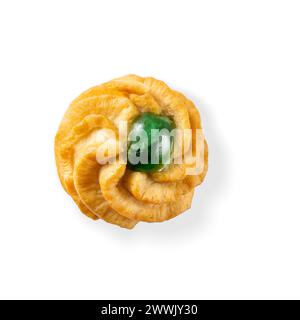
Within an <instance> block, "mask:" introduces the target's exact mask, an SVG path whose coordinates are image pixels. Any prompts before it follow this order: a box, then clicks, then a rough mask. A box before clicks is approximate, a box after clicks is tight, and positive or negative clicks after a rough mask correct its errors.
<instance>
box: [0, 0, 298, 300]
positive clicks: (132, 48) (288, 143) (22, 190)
mask: <svg viewBox="0 0 300 320" xmlns="http://www.w3.org/2000/svg"><path fill="white" fill-rule="evenodd" d="M299 6H300V3H299V1H287V0H284V1H266V0H259V1H255V0H251V1H241V0H237V1H213V0H207V1H199V0H196V1H188V0H185V1H175V0H172V1H166V0H164V1H161V0H159V1H155V0H151V1H141V0H139V1H112V0H109V1H87V0H84V1H53V0H52V1H1V3H0V36H1V38H0V41H1V42H0V57H1V59H0V108H1V112H0V115H1V118H0V119H1V125H0V139H1V153H0V154H1V157H0V188H1V189H0V194H1V202H0V204H1V206H0V298H29V299H31V298H40V299H44V298H58V299H63V298H83V299H88V298H91V299H104V298H106V299H111V298H117V299H118V298H120V299H134V298H140V299H149V298H155V299H160V298H169V299H173V298H178V299H180V298H193V299H202V298H204V299H211V298H217V299H221V298H228V299H234V298H238V299H246V298H250V299H252V298H258V299H262V298H300V272H299V270H300V257H299V245H300V204H299V202H300V200H299V199H300V195H299V179H300V169H299V167H300V150H299V139H300V130H299V123H300V90H299V89H300V45H299V33H300V19H299V16H300V7H299ZM128 73H136V74H138V75H141V76H154V77H156V78H158V79H162V80H164V81H166V82H167V83H168V84H169V85H171V86H172V87H173V88H176V89H178V90H181V91H182V92H183V93H185V94H186V95H187V96H188V97H190V98H192V99H193V100H194V101H195V102H196V104H197V105H198V107H199V110H200V112H201V115H202V120H203V127H204V130H205V134H206V137H207V140H208V144H209V148H210V158H209V172H208V175H207V179H206V181H205V183H204V184H203V185H202V186H201V187H200V188H198V190H197V193H196V196H195V198H194V202H193V207H192V209H191V210H189V211H188V212H187V213H185V214H183V215H181V216H180V217H178V218H176V219H174V220H172V221H169V222H165V223H161V224H146V223H140V224H139V225H137V227H136V228H135V229H134V230H132V231H128V230H123V229H121V228H118V227H115V226H112V225H109V224H106V223H103V222H101V221H98V222H94V221H92V220H89V219H88V218H86V217H85V216H84V215H82V214H81V213H80V212H79V210H78V209H77V208H76V206H75V205H74V203H73V202H72V200H71V199H70V198H69V197H68V196H67V194H66V193H65V192H64V191H63V189H62V187H61V186H60V183H59V180H58V178H57V174H56V168H55V162H54V153H53V140H54V135H55V132H56V130H57V127H58V125H59V121H60V120H61V118H62V116H63V113H64V111H65V109H66V108H67V106H68V104H69V102H70V101H71V100H72V99H73V98H75V97H76V96H77V95H78V94H79V93H80V92H82V91H83V90H85V89H87V88H89V87H91V86H93V85H96V84H100V83H102V82H104V81H108V80H110V79H112V78H114V77H118V76H121V75H125V74H128Z"/></svg>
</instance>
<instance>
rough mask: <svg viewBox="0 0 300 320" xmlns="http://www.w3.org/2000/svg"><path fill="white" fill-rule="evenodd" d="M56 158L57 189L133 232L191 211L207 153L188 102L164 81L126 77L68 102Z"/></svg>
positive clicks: (96, 214)
mask: <svg viewBox="0 0 300 320" xmlns="http://www.w3.org/2000/svg"><path fill="white" fill-rule="evenodd" d="M121 128H122V130H121ZM124 141H125V143H124ZM55 158H56V165H57V170H58V175H59V178H60V181H61V184H62V186H63V187H64V189H65V191H66V192H67V193H68V194H69V195H70V196H71V197H72V198H73V200H74V201H75V202H76V204H77V205H78V207H79V208H80V210H81V211H82V212H83V213H84V214H86V215H87V216H88V217H90V218H92V219H95V220H96V219H99V218H100V219H102V220H104V221H106V222H109V223H112V224H115V225H119V226H121V227H124V228H128V229H131V228H133V227H134V226H135V225H136V223H137V222H139V221H145V222H161V221H164V220H168V219H171V218H173V217H175V216H177V215H178V214H180V213H182V212H184V211H186V210H187V209H189V208H190V207H191V203H192V198H193V195H194V189H195V187H196V186H198V185H200V184H201V183H202V181H203V180H204V178H205V175H206V172H207V166H208V164H207V162H208V148H207V143H206V141H205V139H204V137H203V133H202V127H201V121H200V115H199V112H198V110H197V109H196V107H195V106H194V104H193V103H192V102H191V101H190V100H188V99H187V98H186V97H185V96H184V95H182V94H181V93H179V92H176V91H174V90H172V89H170V88H169V87H168V86H167V85H166V84H165V83H164V82H162V81H159V80H156V79H154V78H150V77H147V78H142V77H139V76H136V75H127V76H124V77H121V78H118V79H114V80H112V81H109V82H107V83H104V84H102V85H99V86H96V87H93V88H91V89H89V90H87V91H85V92H83V93H82V94H81V95H79V96H78V97H77V98H76V99H75V100H74V101H73V102H72V103H71V105H70V106H69V108H68V110H67V111H66V113H65V115H64V117H63V119H62V121H61V124H60V126H59V129H58V132H57V134H56V138H55Z"/></svg>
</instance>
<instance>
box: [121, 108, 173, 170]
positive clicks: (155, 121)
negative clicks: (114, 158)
mask: <svg viewBox="0 0 300 320" xmlns="http://www.w3.org/2000/svg"><path fill="white" fill-rule="evenodd" d="M173 129H175V124H174V121H173V120H172V119H170V118H169V117H166V116H162V115H156V114H154V113H149V112H145V113H142V114H141V115H140V116H139V117H138V118H137V119H135V121H134V122H133V123H132V125H131V128H130V130H129V134H128V150H127V166H128V167H129V169H131V170H133V171H140V172H156V171H160V170H163V169H164V168H166V167H167V166H168V165H169V164H170V163H171V159H172V155H173V149H174V137H173V134H174V133H172V130H173Z"/></svg>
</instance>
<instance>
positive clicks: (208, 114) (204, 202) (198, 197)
mask: <svg viewBox="0 0 300 320" xmlns="http://www.w3.org/2000/svg"><path fill="white" fill-rule="evenodd" d="M182 91H183V92H185V93H186V96H187V97H189V98H190V99H191V100H192V101H194V102H195V104H196V105H197V107H198V109H199V111H200V113H201V119H202V126H203V130H204V135H205V137H206V140H207V143H208V147H209V158H208V172H207V176H206V178H205V181H204V182H203V184H202V185H201V186H199V187H197V188H196V192H195V196H194V199H193V203H192V208H191V209H190V210H189V211H187V212H186V213H184V214H182V215H180V216H178V217H176V218H175V219H172V220H170V221H167V222H164V223H155V224H144V223H141V224H140V225H137V227H136V233H138V234H139V233H141V236H143V237H151V239H152V241H158V242H159V243H161V241H162V240H164V241H165V240H172V241H174V239H181V238H182V237H184V238H187V237H188V238H190V237H194V236H195V235H197V236H199V234H204V233H206V232H208V231H209V230H210V229H212V228H214V225H213V224H212V222H213V221H214V218H215V211H216V206H217V205H218V199H219V197H221V196H222V194H223V193H225V191H226V189H227V186H228V183H229V181H230V180H229V174H230V171H231V169H230V163H231V161H230V156H229V150H228V148H226V141H224V140H223V138H222V137H223V134H222V130H221V128H220V127H218V126H217V123H216V121H214V119H216V118H217V117H216V116H215V115H214V113H215V110H216V109H215V110H214V108H212V107H211V106H210V105H209V104H208V103H206V102H205V100H204V99H202V98H201V99H198V98H197V97H196V96H194V95H193V94H192V93H190V92H187V90H182ZM133 232H134V231H133Z"/></svg>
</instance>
